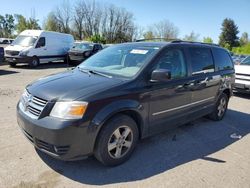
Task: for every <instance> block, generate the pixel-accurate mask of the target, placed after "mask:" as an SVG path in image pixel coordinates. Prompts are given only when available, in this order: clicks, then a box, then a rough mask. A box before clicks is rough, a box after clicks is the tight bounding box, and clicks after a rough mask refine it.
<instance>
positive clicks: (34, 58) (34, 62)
mask: <svg viewBox="0 0 250 188" xmlns="http://www.w3.org/2000/svg"><path fill="white" fill-rule="evenodd" d="M39 63H40V62H39V59H38V58H37V57H33V58H32V60H31V62H30V63H29V65H30V67H37V66H38V65H39Z"/></svg>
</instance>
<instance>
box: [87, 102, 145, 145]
mask: <svg viewBox="0 0 250 188" xmlns="http://www.w3.org/2000/svg"><path fill="white" fill-rule="evenodd" d="M120 114H123V115H127V116H129V117H130V118H132V119H133V120H134V121H135V122H136V125H137V128H138V131H139V138H140V139H141V138H142V137H143V136H144V132H145V121H144V120H143V115H142V112H141V105H140V104H139V103H138V102H137V101H132V100H124V101H119V102H117V103H112V104H110V105H108V106H106V107H105V108H104V109H102V110H100V111H99V112H98V113H97V114H96V116H95V118H94V119H93V120H92V125H94V126H96V127H97V134H96V139H95V144H94V147H96V143H97V139H98V137H99V134H100V131H101V129H102V128H103V127H104V126H105V124H106V123H107V122H108V121H109V120H110V119H111V118H113V117H115V116H117V115H120Z"/></svg>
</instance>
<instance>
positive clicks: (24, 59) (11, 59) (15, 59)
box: [5, 56, 32, 63]
mask: <svg viewBox="0 0 250 188" xmlns="http://www.w3.org/2000/svg"><path fill="white" fill-rule="evenodd" d="M5 60H6V61H7V62H10V63H29V62H31V61H32V57H28V56H5Z"/></svg>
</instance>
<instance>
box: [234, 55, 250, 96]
mask: <svg viewBox="0 0 250 188" xmlns="http://www.w3.org/2000/svg"><path fill="white" fill-rule="evenodd" d="M234 90H235V91H238V92H241V93H249V94H250V56H248V57H246V58H245V59H244V60H243V61H241V63H240V64H238V65H235V84H234Z"/></svg>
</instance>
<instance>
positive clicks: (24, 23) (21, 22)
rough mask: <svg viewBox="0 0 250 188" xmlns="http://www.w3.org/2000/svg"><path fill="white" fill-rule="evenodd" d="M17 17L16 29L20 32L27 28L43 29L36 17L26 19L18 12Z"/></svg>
mask: <svg viewBox="0 0 250 188" xmlns="http://www.w3.org/2000/svg"><path fill="white" fill-rule="evenodd" d="M15 17H16V19H17V24H16V30H17V32H18V33H21V32H22V31H24V30H26V29H41V27H40V26H39V24H38V20H37V19H35V18H29V19H26V18H25V17H24V16H23V15H20V14H17V15H15Z"/></svg>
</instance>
